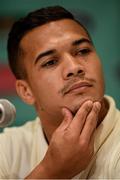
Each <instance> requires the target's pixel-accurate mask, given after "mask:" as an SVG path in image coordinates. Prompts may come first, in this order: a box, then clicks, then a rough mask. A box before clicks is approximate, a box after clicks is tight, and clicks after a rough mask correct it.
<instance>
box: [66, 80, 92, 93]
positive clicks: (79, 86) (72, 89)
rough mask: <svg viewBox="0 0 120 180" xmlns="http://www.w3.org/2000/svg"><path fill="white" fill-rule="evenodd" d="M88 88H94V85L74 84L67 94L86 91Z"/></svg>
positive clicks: (86, 83)
mask: <svg viewBox="0 0 120 180" xmlns="http://www.w3.org/2000/svg"><path fill="white" fill-rule="evenodd" d="M87 87H92V84H90V83H88V82H79V83H76V84H73V85H72V86H71V87H70V88H68V89H67V91H66V92H65V94H67V93H70V92H72V91H78V90H84V89H85V88H87Z"/></svg>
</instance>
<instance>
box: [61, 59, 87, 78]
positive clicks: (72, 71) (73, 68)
mask: <svg viewBox="0 0 120 180" xmlns="http://www.w3.org/2000/svg"><path fill="white" fill-rule="evenodd" d="M84 75H85V71H84V67H83V65H82V64H81V63H80V60H79V59H76V58H74V57H72V56H69V57H68V56H67V57H66V58H65V64H64V70H63V77H64V79H66V80H67V79H70V78H73V77H77V76H79V77H84Z"/></svg>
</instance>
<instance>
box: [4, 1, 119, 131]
mask: <svg viewBox="0 0 120 180" xmlns="http://www.w3.org/2000/svg"><path fill="white" fill-rule="evenodd" d="M52 5H62V6H63V7H65V8H67V9H68V10H70V11H71V12H73V14H74V15H75V16H76V17H77V19H78V20H81V22H82V23H83V24H84V25H85V26H86V27H87V28H88V30H89V32H90V34H91V36H92V38H93V42H94V44H95V46H96V49H97V52H98V54H99V56H100V58H101V61H102V64H103V68H104V73H105V82H106V94H109V95H111V96H113V97H114V98H115V100H116V103H117V106H118V108H120V54H119V52H120V45H119V44H120V21H119V17H120V1H119V0H0V99H3V98H6V99H8V100H10V101H11V102H12V103H13V104H14V105H15V107H16V110H17V115H16V121H15V122H14V123H13V124H12V126H19V125H22V124H24V123H25V122H26V121H28V120H32V119H34V118H35V116H36V113H35V110H34V108H33V107H30V106H28V105H26V104H24V103H23V102H22V101H21V99H20V98H19V97H18V96H17V94H16V91H15V79H14V77H13V75H12V73H11V72H10V69H9V67H8V61H7V50H6V45H7V38H8V32H9V30H10V28H11V26H12V24H13V23H14V21H16V20H17V19H19V18H20V17H22V16H25V15H26V14H27V13H28V12H29V11H33V10H35V9H38V8H42V7H46V6H52ZM48 93H49V92H48ZM1 130H2V129H1Z"/></svg>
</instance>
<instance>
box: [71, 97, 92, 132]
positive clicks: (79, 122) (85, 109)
mask: <svg viewBox="0 0 120 180" xmlns="http://www.w3.org/2000/svg"><path fill="white" fill-rule="evenodd" d="M92 107H93V102H92V101H90V100H88V101H86V102H84V104H83V105H82V106H81V107H80V109H79V110H78V112H77V113H76V115H75V117H74V118H73V120H72V122H71V124H70V126H69V128H70V129H72V130H74V131H75V133H76V135H80V133H81V131H82V129H83V126H84V123H85V121H86V117H87V116H88V114H89V112H90V111H91V109H92Z"/></svg>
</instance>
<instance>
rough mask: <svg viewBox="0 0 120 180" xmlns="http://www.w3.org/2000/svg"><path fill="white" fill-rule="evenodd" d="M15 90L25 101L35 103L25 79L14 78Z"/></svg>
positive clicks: (30, 103)
mask: <svg viewBox="0 0 120 180" xmlns="http://www.w3.org/2000/svg"><path fill="white" fill-rule="evenodd" d="M16 91H17V94H18V95H19V96H20V98H21V99H22V100H23V101H24V102H25V103H27V104H29V105H33V104H34V103H35V98H34V96H33V93H32V91H31V88H30V86H29V85H28V83H27V82H26V81H25V80H16Z"/></svg>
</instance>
